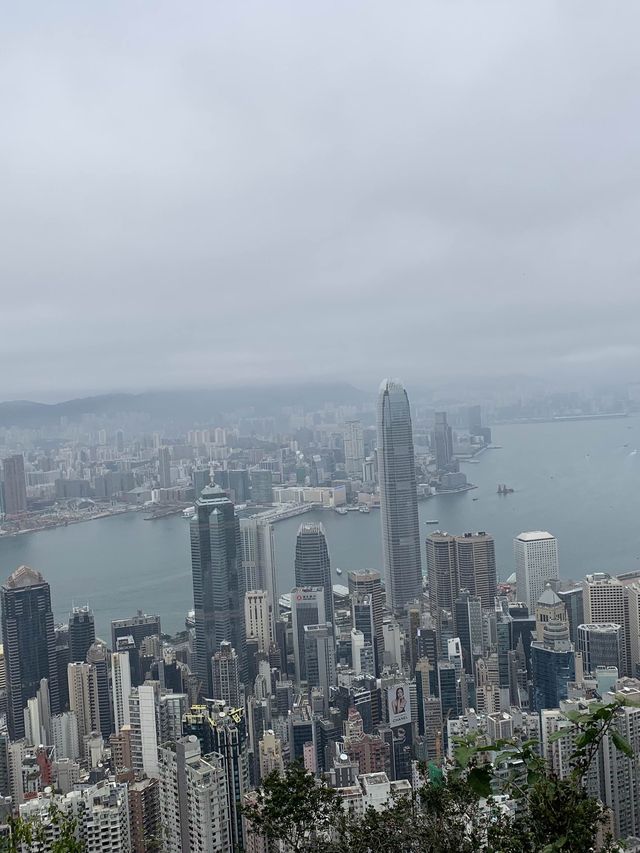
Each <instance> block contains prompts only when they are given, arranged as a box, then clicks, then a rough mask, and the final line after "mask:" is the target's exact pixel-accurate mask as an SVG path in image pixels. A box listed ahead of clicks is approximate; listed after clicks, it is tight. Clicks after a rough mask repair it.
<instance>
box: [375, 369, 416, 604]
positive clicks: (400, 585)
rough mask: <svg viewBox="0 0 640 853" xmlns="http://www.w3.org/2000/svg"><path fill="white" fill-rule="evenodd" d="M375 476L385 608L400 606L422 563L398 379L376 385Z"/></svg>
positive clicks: (407, 415)
mask: <svg viewBox="0 0 640 853" xmlns="http://www.w3.org/2000/svg"><path fill="white" fill-rule="evenodd" d="M378 476H379V480H380V517H381V519H382V551H383V558H384V571H385V584H386V595H387V607H390V608H392V609H393V610H402V609H403V608H404V607H405V606H406V605H407V604H408V603H409V602H410V601H413V600H414V599H416V598H418V599H419V598H420V597H421V595H422V568H421V560H420V524H419V521H418V493H417V485H416V466H415V460H414V455H413V431H412V428H411V410H410V408H409V398H408V397H407V392H406V391H405V389H404V386H403V385H402V383H401V382H399V381H398V380H391V379H385V380H384V381H383V383H382V385H381V386H380V393H379V396H378Z"/></svg>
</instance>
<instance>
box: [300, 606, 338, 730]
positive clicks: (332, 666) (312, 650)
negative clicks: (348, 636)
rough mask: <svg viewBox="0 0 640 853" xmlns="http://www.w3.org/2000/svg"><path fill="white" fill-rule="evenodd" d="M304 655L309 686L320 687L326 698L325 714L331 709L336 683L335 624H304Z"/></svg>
mask: <svg viewBox="0 0 640 853" xmlns="http://www.w3.org/2000/svg"><path fill="white" fill-rule="evenodd" d="M304 656H305V661H306V665H307V682H308V684H309V687H319V688H320V689H321V690H322V695H323V698H324V710H325V714H326V713H328V711H329V690H330V688H331V687H335V683H336V651H335V642H334V639H333V626H332V625H330V624H329V623H328V622H325V624H324V625H305V626H304Z"/></svg>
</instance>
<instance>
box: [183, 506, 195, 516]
mask: <svg viewBox="0 0 640 853" xmlns="http://www.w3.org/2000/svg"><path fill="white" fill-rule="evenodd" d="M195 514H196V508H195V507H194V506H188V507H187V508H186V509H183V510H182V517H183V518H193V516H194V515H195Z"/></svg>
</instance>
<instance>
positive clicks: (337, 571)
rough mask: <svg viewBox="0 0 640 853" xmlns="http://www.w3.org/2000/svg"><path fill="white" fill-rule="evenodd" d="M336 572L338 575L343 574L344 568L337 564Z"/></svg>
mask: <svg viewBox="0 0 640 853" xmlns="http://www.w3.org/2000/svg"><path fill="white" fill-rule="evenodd" d="M336 574H337V575H341V574H342V569H339V568H338V567H337V566H336Z"/></svg>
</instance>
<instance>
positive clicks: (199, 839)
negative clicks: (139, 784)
mask: <svg viewBox="0 0 640 853" xmlns="http://www.w3.org/2000/svg"><path fill="white" fill-rule="evenodd" d="M159 776H160V779H159V785H160V815H161V820H162V828H163V846H162V849H163V851H165V853H228V851H229V850H233V849H234V847H233V840H232V835H231V822H230V797H229V788H228V783H227V774H226V773H225V771H224V768H223V766H222V759H221V757H220V756H219V755H217V754H214V753H211V754H209V755H204V756H203V755H202V753H201V747H200V743H199V741H198V738H196V737H193V736H190V737H189V736H187V737H183V738H180V739H179V740H177V741H176V742H175V743H172V744H167V745H166V746H163V747H161V748H160V749H159Z"/></svg>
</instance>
